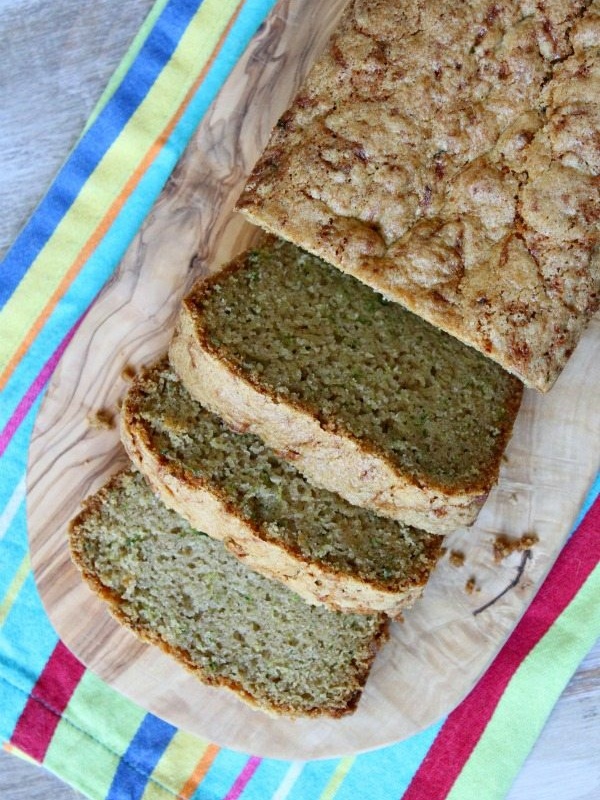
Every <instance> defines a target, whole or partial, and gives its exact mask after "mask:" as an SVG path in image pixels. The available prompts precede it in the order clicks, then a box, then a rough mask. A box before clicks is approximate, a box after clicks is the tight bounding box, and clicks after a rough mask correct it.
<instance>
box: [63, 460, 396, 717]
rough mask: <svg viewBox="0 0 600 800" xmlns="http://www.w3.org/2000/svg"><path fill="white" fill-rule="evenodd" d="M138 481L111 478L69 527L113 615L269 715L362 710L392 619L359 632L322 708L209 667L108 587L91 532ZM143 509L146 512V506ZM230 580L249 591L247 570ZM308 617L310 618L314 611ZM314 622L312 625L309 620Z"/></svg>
mask: <svg viewBox="0 0 600 800" xmlns="http://www.w3.org/2000/svg"><path fill="white" fill-rule="evenodd" d="M136 482H137V483H138V484H139V476H136V475H135V474H134V473H133V472H131V471H129V470H124V471H123V472H120V473H118V474H117V475H115V476H113V478H111V479H110V480H109V481H108V483H107V484H105V486H104V487H102V489H100V490H99V491H98V492H97V493H96V494H95V495H92V496H91V497H89V498H88V499H87V500H86V501H85V502H84V504H83V510H82V511H81V512H80V514H79V515H78V516H77V517H76V518H75V519H74V520H73V521H72V522H71V524H70V527H69V545H70V550H71V556H72V559H73V562H74V563H75V565H76V566H77V568H78V569H79V570H80V572H81V574H82V577H83V579H84V580H85V581H86V583H87V584H88V585H89V587H90V588H91V589H92V591H93V592H94V593H95V594H97V595H98V597H100V599H101V600H103V601H104V602H106V603H107V605H108V607H109V610H110V612H111V614H112V615H113V616H114V617H115V618H116V619H117V620H118V621H119V622H120V623H121V624H123V625H124V626H125V627H127V628H129V629H130V630H131V631H132V632H133V633H134V634H135V635H136V636H137V637H138V638H139V639H141V640H142V641H144V642H147V643H148V644H151V645H154V646H156V647H159V648H160V649H161V650H163V652H165V653H166V654H167V655H169V656H171V657H173V658H174V659H175V660H176V661H178V662H179V663H180V664H181V665H182V666H183V667H184V668H185V669H186V670H188V671H189V672H190V673H192V674H193V675H194V676H195V677H196V678H198V679H199V680H200V681H202V683H205V684H207V685H209V686H215V687H224V688H226V689H229V690H231V691H232V692H234V693H235V694H236V695H238V697H240V699H242V700H243V701H244V702H246V703H248V704H249V705H252V706H254V707H256V708H258V709H260V710H262V711H264V712H266V713H268V714H271V715H284V716H291V717H297V716H306V717H316V716H331V717H341V716H344V715H345V714H349V713H352V712H353V711H354V710H355V709H356V706H357V704H358V701H359V700H360V697H361V695H362V691H363V689H364V685H365V683H366V680H367V678H368V675H369V672H370V669H371V665H372V662H373V660H374V658H375V656H376V655H377V652H378V651H379V648H380V647H381V646H382V645H383V644H384V643H385V642H386V641H387V639H388V636H389V633H388V622H387V618H386V617H384V616H381V617H380V618H378V619H374V620H373V625H372V631H371V633H370V634H369V633H368V632H367V631H365V632H364V633H363V634H360V633H357V635H356V646H357V648H358V649H360V651H361V656H360V658H358V659H354V658H351V659H349V661H350V662H351V667H350V668H349V669H348V672H347V675H346V678H345V681H346V687H345V688H343V690H342V691H341V692H340V697H339V698H338V700H337V702H336V703H332V704H325V703H324V704H323V705H321V706H319V705H318V703H315V704H314V705H313V706H312V707H311V706H310V705H307V704H305V705H303V706H300V705H298V704H296V703H294V702H290V701H286V699H285V697H284V696H277V692H276V691H274V692H272V693H263V692H260V691H259V690H257V688H256V687H254V686H252V675H251V673H249V675H248V676H247V677H248V680H247V682H246V685H244V683H242V682H241V681H240V680H234V679H232V678H231V677H230V676H228V675H227V674H225V673H224V672H219V671H215V669H206V668H204V667H203V666H202V665H201V664H200V663H199V661H198V659H197V658H196V657H194V655H193V654H192V653H191V652H190V650H189V649H187V648H185V647H182V646H177V645H175V644H173V643H170V642H169V641H167V640H166V638H165V635H164V632H161V630H160V629H158V627H153V626H152V625H151V624H149V623H148V622H144V621H143V620H142V619H141V617H140V615H139V613H138V612H137V611H136V610H135V609H134V607H133V605H132V602H131V598H127V597H125V596H123V594H122V593H121V592H120V591H117V590H115V589H114V588H111V587H110V586H109V585H107V579H106V577H103V576H102V575H101V574H100V573H99V571H98V568H97V566H96V565H95V560H94V559H95V552H94V548H95V547H96V548H97V546H96V545H93V544H92V546H91V547H90V546H89V544H88V541H89V539H90V530H94V528H96V529H97V528H98V527H100V528H101V527H102V526H103V525H104V526H105V527H106V526H110V525H111V522H110V520H109V519H107V518H106V517H105V515H104V507H105V505H106V504H110V503H112V502H120V501H121V500H122V495H123V491H124V489H125V491H127V489H128V486H131V485H132V484H135V483H136ZM141 491H142V492H143V491H144V490H143V489H142V490H141ZM146 491H148V490H146ZM148 493H149V492H148ZM145 511H146V513H147V509H145ZM140 513H144V512H143V511H142V509H141V508H140ZM168 513H172V512H167V514H168ZM164 516H165V514H164V512H160V511H158V515H157V520H158V522H157V525H158V527H157V528H156V530H155V536H156V537H158V539H160V537H161V536H167V537H168V536H169V535H173V534H170V532H169V530H167V528H168V526H166V527H165V529H162V528H161V527H160V520H161V518H162V517H164ZM138 522H139V520H138V519H136V518H135V516H134V517H132V518H131V520H130V524H131V529H132V531H134V530H135V528H136V527H137V525H138ZM126 535H127V532H126V531H124V532H123V536H124V537H126ZM101 536H102V534H100V538H101ZM194 539H195V540H196V541H195V542H194V543H193V545H192V546H196V547H197V548H198V558H199V559H200V560H203V559H205V560H206V561H207V562H208V563H210V555H208V556H207V555H206V554H205V553H204V552H203V537H200V538H199V537H198V536H196V537H194ZM167 552H168V551H166V552H165V558H164V563H165V564H168V563H169V562H171V563H172V564H173V567H174V568H175V567H176V566H177V562H176V559H174V558H172V557H171V559H169V556H168V554H167ZM222 567H223V564H222V563H219V564H218V565H215V568H222ZM115 571H118V565H115ZM240 575H241V577H240ZM131 578H132V579H135V578H136V576H135V575H132V576H131ZM164 578H165V580H170V581H173V582H175V583H176V582H177V580H178V579H180V578H181V576H180V575H178V574H166V575H165V576H164ZM229 579H230V581H231V584H232V588H235V590H237V591H239V590H240V586H241V588H242V589H243V588H244V587H243V580H244V579H243V568H242V569H241V571H240V569H237V568H235V567H233V568H232V569H231V575H230V576H229ZM251 583H252V581H250V582H249V585H248V587H247V589H246V591H252V587H251V585H250V584H251ZM225 586H226V583H225ZM187 589H188V590H191V587H187ZM185 590H186V587H185V586H182V597H184V596H185ZM282 591H285V590H283V589H280V588H279V587H276V588H275V590H274V592H273V594H274V597H273V602H274V603H276V602H277V596H278V592H282ZM176 616H177V610H176V609H174V610H173V611H172V622H173V624H174V625H176V623H177V620H176ZM300 616H302V615H300ZM306 616H307V620H308V617H309V614H308V609H307V615H306ZM334 618H335V612H332V618H331V619H332V629H335V623H334V622H333V620H334ZM308 622H309V623H310V621H309V620H308ZM243 624H244V620H240V628H243ZM203 633H204V632H203V630H202V629H201V628H199V629H198V637H199V638H202V636H203ZM213 633H214V632H213ZM240 642H243V638H242V637H240ZM239 650H240V652H239V658H240V659H243V657H244V656H243V652H244V648H243V646H242V645H240V648H239ZM284 655H285V654H281V656H282V657H283V656H284Z"/></svg>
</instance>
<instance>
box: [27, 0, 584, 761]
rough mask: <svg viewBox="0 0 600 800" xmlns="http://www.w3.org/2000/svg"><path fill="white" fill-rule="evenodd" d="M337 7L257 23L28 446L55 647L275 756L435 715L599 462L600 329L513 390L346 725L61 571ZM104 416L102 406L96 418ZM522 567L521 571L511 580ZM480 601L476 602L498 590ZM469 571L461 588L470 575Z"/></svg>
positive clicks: (243, 745)
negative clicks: (485, 474)
mask: <svg viewBox="0 0 600 800" xmlns="http://www.w3.org/2000/svg"><path fill="white" fill-rule="evenodd" d="M343 5H344V3H343V2H342V0H335V2H330V3H328V4H326V5H324V4H322V3H320V2H318V0H285V1H284V2H281V3H280V4H279V5H278V6H277V8H276V11H275V12H274V13H273V14H272V15H271V17H270V18H269V20H268V21H267V23H266V24H265V25H264V26H263V28H262V29H261V30H260V31H259V32H258V34H257V35H256V37H255V38H254V40H253V42H252V43H251V45H250V47H249V49H248V51H247V52H246V54H245V56H244V57H243V58H242V59H241V61H240V62H239V64H238V65H237V66H236V68H235V70H234V72H233V74H232V75H231V77H230V79H229V80H228V81H227V83H226V86H225V87H224V89H223V91H222V92H221V93H220V95H219V97H218V98H217V100H216V101H215V103H214V104H213V106H212V107H211V109H210V110H209V113H208V114H207V116H206V118H205V119H204V121H203V122H202V124H201V125H200V127H199V129H198V131H197V133H196V135H195V137H194V138H193V140H192V142H191V143H190V145H189V147H188V148H187V151H186V153H185V155H184V157H183V158H182V160H181V162H180V164H179V165H178V167H177V169H176V170H175V172H174V174H173V176H172V177H171V179H170V180H169V182H168V184H167V186H166V187H165V189H164V191H163V193H162V195H161V197H160V198H159V200H158V201H157V203H156V204H155V207H154V208H153V210H152V212H151V213H150V215H149V217H148V219H147V220H146V222H145V223H144V225H143V227H142V229H141V230H140V232H139V234H138V235H137V237H136V238H135V240H134V241H133V243H132V245H131V246H130V248H129V250H128V252H127V254H126V256H125V257H124V259H123V261H122V263H121V265H120V267H119V269H118V271H117V272H116V273H115V275H114V277H113V278H112V279H111V280H110V281H109V283H108V284H107V286H106V287H105V289H104V290H103V292H102V293H101V295H100V296H99V297H98V299H97V301H96V302H95V304H94V305H93V306H92V308H91V310H90V312H89V313H88V314H87V316H86V318H85V319H84V321H83V323H82V325H81V326H80V328H79V330H78V332H77V333H76V335H75V337H74V339H73V341H72V342H71V344H70V346H69V348H68V349H67V351H66V353H65V355H64V356H63V358H62V360H61V363H60V365H59V367H58V369H57V370H56V372H55V373H54V375H53V378H52V380H51V383H50V386H49V388H48V392H47V395H46V398H45V400H44V403H43V406H42V408H41V411H40V414H39V416H38V419H37V421H36V425H35V431H34V435H33V439H32V443H31V449H30V461H29V473H28V515H29V535H30V545H31V556H32V564H33V569H34V572H35V576H36V579H37V583H38V587H39V591H40V594H41V597H42V599H43V602H44V604H45V606H46V609H47V611H48V614H49V616H50V619H51V620H52V622H53V624H54V625H55V627H56V629H57V631H58V633H59V634H60V636H61V637H62V639H63V640H64V642H65V643H66V644H67V645H68V646H69V647H70V648H71V649H72V650H73V652H75V654H76V655H77V656H79V658H81V659H82V660H83V661H84V662H85V663H86V664H87V665H88V666H89V667H91V668H92V669H93V670H94V671H95V672H96V673H97V674H98V675H100V676H101V677H102V678H103V679H104V680H106V681H107V682H109V683H110V684H112V685H113V686H114V687H116V688H117V689H119V690H120V691H122V692H123V693H124V694H126V695H128V696H129V697H131V698H133V699H134V700H135V701H137V702H138V703H139V704H141V705H142V706H144V707H145V708H147V709H149V710H151V711H152V712H154V713H156V714H158V715H159V716H161V717H163V718H165V719H167V720H168V721H170V722H172V723H173V724H176V725H178V726H180V727H182V728H184V729H187V730H189V731H191V732H193V733H196V734H198V735H200V736H203V737H206V738H208V739H210V740H211V741H213V742H216V743H218V744H221V745H226V746H228V747H231V748H234V749H238V750H243V751H245V752H252V753H255V754H259V755H266V756H272V757H279V758H287V759H310V758H324V757H329V756H333V755H340V754H347V753H355V752H358V751H364V750H369V749H372V748H375V747H379V746H383V745H385V744H389V743H391V742H394V741H397V740H399V739H402V738H404V737H407V736H410V735H412V734H414V733H415V732H417V731H419V730H421V729H423V728H424V727H426V726H427V725H429V724H431V723H433V722H434V721H435V720H436V719H438V718H439V717H441V716H442V715H444V714H446V713H448V712H449V711H450V710H451V709H452V708H453V707H454V706H455V705H456V704H457V703H458V702H459V701H460V700H461V699H462V698H463V697H464V696H465V694H466V693H467V692H468V691H469V690H470V688H471V687H472V686H473V684H474V682H475V681H476V679H477V678H478V676H479V675H480V674H481V672H482V671H483V670H484V669H485V667H486V665H487V664H488V663H489V662H490V660H491V659H492V658H493V657H494V655H495V653H496V652H497V651H498V649H499V648H500V646H501V645H502V643H503V641H504V640H505V639H506V637H507V636H508V635H509V633H510V631H511V630H512V629H513V627H514V625H515V623H516V622H517V620H518V619H519V618H520V616H521V615H522V614H523V612H524V610H525V608H526V606H527V604H528V602H529V601H530V600H531V599H532V597H533V595H534V593H535V590H536V588H537V587H538V586H539V584H540V582H541V581H542V579H543V577H544V576H545V574H546V573H547V571H548V569H549V568H550V566H551V565H552V563H553V562H554V560H555V559H556V557H557V555H558V553H559V552H560V549H561V547H562V545H563V543H564V541H565V539H566V537H567V536H568V533H569V531H570V530H571V528H572V525H573V523H574V521H575V519H576V516H577V513H578V511H579V509H580V507H581V504H582V501H583V499H584V497H585V494H586V492H587V490H588V488H589V486H590V484H591V482H592V480H593V478H594V476H595V474H596V471H597V469H598V454H599V453H600V418H599V415H598V414H597V413H596V412H597V408H596V405H597V400H596V398H597V397H598V391H599V389H600V366H599V365H600V322H599V320H598V319H595V320H594V321H593V322H592V325H591V326H590V328H589V330H588V332H587V334H586V335H585V336H584V337H583V340H582V341H581V343H580V345H579V347H578V348H577V351H576V352H575V355H574V356H573V358H572V360H571V362H570V364H569V365H568V366H567V368H566V370H565V371H564V372H563V374H562V376H561V377H560V379H559V381H558V383H557V384H556V386H555V387H554V389H553V390H552V391H551V392H550V393H549V394H548V395H547V396H539V395H536V394H534V393H532V392H527V393H526V396H525V399H524V403H523V407H522V409H521V412H520V414H519V417H518V420H517V424H516V427H515V432H514V435H513V439H512V441H511V444H510V446H509V448H508V451H507V454H506V459H505V463H504V465H503V467H502V470H501V475H500V480H499V483H498V486H497V487H496V488H495V489H494V490H493V491H492V493H491V495H490V497H489V499H488V501H487V503H486V504H485V506H484V508H483V510H482V512H481V514H480V517H479V519H478V521H477V523H476V525H475V526H473V527H472V528H470V529H461V530H457V531H456V532H455V533H453V534H452V535H450V536H449V537H447V547H448V551H449V552H450V551H451V550H458V551H461V552H462V553H464V556H465V562H464V564H463V565H462V566H457V565H455V563H453V560H452V559H450V558H449V557H445V558H444V559H443V560H442V562H441V563H440V565H439V568H438V569H437V570H436V572H435V574H434V576H433V578H432V580H431V582H430V584H429V586H428V588H427V591H426V594H425V597H424V598H423V600H422V601H420V602H419V603H418V604H417V605H416V606H415V607H414V609H412V610H411V611H409V612H407V613H406V615H405V621H404V622H403V623H394V625H393V630H392V638H391V642H390V643H389V645H388V646H387V647H386V648H385V649H384V650H383V651H382V653H381V654H380V656H379V657H378V658H377V660H376V662H375V665H374V668H373V672H372V675H371V678H370V680H369V683H368V687H367V690H366V692H365V695H364V697H363V700H362V701H361V703H360V705H359V709H358V711H357V712H356V713H355V714H354V715H353V716H351V717H348V718H344V719H342V720H338V721H333V720H325V721H319V720H310V721H305V720H297V721H290V720H286V719H274V718H270V717H267V716H265V715H264V714H262V713H260V712H258V711H253V710H251V709H250V708H248V707H246V706H245V705H244V704H243V703H241V702H240V701H239V700H238V699H237V698H236V697H234V696H233V695H231V694H230V693H228V692H227V691H225V690H217V689H212V688H208V687H204V686H203V685H201V684H199V683H198V682H197V681H196V680H195V679H194V678H192V677H190V676H189V675H188V674H187V673H186V672H184V670H183V669H181V668H179V667H178V665H177V664H176V663H175V662H173V661H172V660H171V659H169V658H168V657H167V656H165V655H163V654H162V653H161V652H160V651H158V650H157V649H156V648H152V647H149V646H145V645H142V644H140V643H139V642H138V641H137V640H136V639H135V638H134V637H133V635H132V634H130V633H129V632H128V631H126V630H125V629H123V628H122V627H120V626H119V625H118V624H117V623H116V622H115V621H114V620H113V619H112V617H110V615H109V614H108V612H107V611H106V609H105V607H104V605H103V604H102V603H101V602H100V601H99V600H98V599H97V598H96V597H95V596H94V595H92V594H91V592H90V591H89V590H88V589H87V587H86V586H85V585H84V584H83V583H82V581H81V580H80V578H79V575H78V573H77V571H76V570H75V568H74V567H73V566H72V564H71V562H70V559H69V554H68V547H67V539H66V527H67V525H68V522H69V520H70V519H71V518H72V517H73V516H74V515H75V514H76V513H77V511H78V509H79V507H80V502H81V500H82V499H83V498H84V497H85V496H86V495H87V494H89V493H90V492H92V491H94V490H95V489H97V488H98V487H99V486H100V485H101V484H102V483H103V482H104V481H105V480H106V478H107V477H108V476H109V475H110V474H112V473H114V472H115V471H116V470H117V469H118V468H119V466H120V465H121V464H123V463H125V456H124V455H123V452H122V450H121V448H120V446H119V443H118V435H117V428H116V426H113V427H107V426H106V422H107V420H108V419H109V418H110V416H111V415H113V416H116V414H117V413H118V404H119V399H120V397H122V395H123V393H124V391H125V388H126V385H127V382H126V379H125V377H124V375H123V370H124V368H125V367H126V366H133V367H134V368H137V367H139V366H140V365H141V364H143V363H148V362H150V361H152V360H153V359H154V358H155V357H156V356H157V355H158V354H160V353H162V352H164V351H165V349H166V347H167V344H168V341H169V338H170V336H171V332H172V327H173V323H174V319H175V315H176V313H177V310H178V305H179V302H180V299H181V297H182V295H183V294H184V292H185V291H186V290H187V289H189V287H190V286H191V283H192V282H193V281H194V280H195V279H197V278H198V277H199V276H201V275H204V274H207V273H208V272H210V271H212V270H214V269H216V268H218V267H219V265H221V264H222V263H223V262H225V261H226V260H227V259H229V258H230V257H232V256H233V255H234V254H235V253H237V252H239V251H240V250H241V249H242V248H243V247H244V246H245V245H246V244H247V243H249V242H250V241H252V239H253V237H254V236H255V231H254V230H253V229H252V228H251V227H250V226H249V225H248V224H247V223H245V222H243V221H242V220H241V219H240V218H239V217H238V216H236V215H233V214H232V207H233V204H234V202H235V200H236V198H237V196H238V194H239V192H240V191H241V188H242V185H243V181H244V179H245V177H246V175H247V174H248V173H249V171H250V170H251V168H252V166H253V164H254V161H255V160H256V158H257V157H258V154H259V152H260V151H261V149H262V147H263V146H264V144H265V142H266V139H267V136H268V134H269V131H270V128H271V126H272V125H273V124H274V122H275V121H276V119H277V118H278V116H279V115H280V113H281V112H282V111H283V110H284V109H285V108H286V106H287V104H288V102H289V100H290V98H291V97H292V95H293V93H294V90H295V88H296V87H297V85H298V82H299V81H300V80H301V78H302V76H303V75H304V74H305V72H306V70H307V68H308V66H309V65H310V63H311V61H312V59H313V58H314V56H315V53H316V52H317V51H318V50H319V49H320V48H321V47H322V46H323V44H324V42H325V39H326V36H327V34H328V32H329V30H330V29H331V27H332V25H333V23H334V22H335V19H336V17H337V15H338V13H339V11H340V10H341V7H342V6H343ZM100 411H101V412H102V414H101V415H100V417H98V412H100ZM530 533H534V534H535V535H536V536H537V537H538V539H539V541H538V542H537V544H535V546H534V547H533V548H532V549H531V557H530V558H527V559H525V560H523V556H522V554H521V553H519V552H515V553H513V554H512V555H511V556H509V557H507V558H506V559H504V560H503V561H501V562H500V563H498V562H496V561H495V560H494V553H493V544H494V541H495V538H496V537H497V536H498V535H499V534H505V535H508V536H511V537H520V536H522V535H524V534H530ZM521 565H522V567H523V569H522V574H520V573H519V569H520V567H521ZM518 573H519V574H520V579H519V581H518V583H517V585H516V586H514V587H512V588H511V589H510V590H509V591H506V592H505V593H504V594H503V595H502V597H501V598H500V599H498V600H497V601H496V602H494V603H492V604H491V605H490V606H489V607H488V608H486V610H484V611H481V613H476V612H477V610H478V609H479V608H481V607H482V606H484V605H486V604H487V603H488V602H489V601H491V600H492V599H493V598H494V597H496V596H497V595H499V594H500V593H501V592H502V591H503V590H504V589H505V588H506V587H507V586H509V585H510V584H511V583H514V582H515V576H516V575H517V574H518ZM471 578H473V579H474V591H473V592H467V591H466V588H465V587H466V584H467V582H468V581H469V579H471Z"/></svg>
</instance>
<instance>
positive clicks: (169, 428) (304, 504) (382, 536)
mask: <svg viewBox="0 0 600 800" xmlns="http://www.w3.org/2000/svg"><path fill="white" fill-rule="evenodd" d="M126 408H127V414H128V415H129V418H130V426H131V424H133V426H136V427H137V428H138V429H143V430H144V436H145V437H147V440H148V443H149V445H150V447H151V448H152V450H153V451H154V452H155V453H157V454H160V457H161V459H162V463H163V468H164V469H166V470H169V471H170V472H171V473H172V474H174V475H178V476H180V477H179V479H180V480H182V481H186V482H187V483H188V484H189V485H190V486H193V485H194V484H195V483H199V484H200V485H201V486H202V487H203V488H205V489H207V490H208V491H210V492H211V493H212V494H213V495H214V496H216V497H218V498H219V499H220V501H221V502H222V503H223V504H224V506H225V507H226V508H227V509H229V511H230V512H231V513H232V514H234V515H235V517H236V518H238V519H240V520H242V521H243V522H244V523H246V524H247V525H248V526H250V527H251V528H252V530H253V531H254V532H255V535H256V536H258V537H259V538H260V539H262V540H263V541H266V542H268V543H270V544H271V545H272V546H273V548H274V551H275V549H276V548H282V549H283V550H287V551H289V552H291V553H293V554H294V555H295V556H296V557H298V558H299V559H300V560H301V561H302V562H304V563H306V564H312V565H318V566H320V568H322V569H323V570H325V572H328V573H332V574H334V575H339V576H340V577H343V576H352V577H353V578H355V579H358V580H360V581H364V582H365V583H367V584H372V585H375V586H378V587H383V588H386V589H387V590H389V591H390V592H403V591H405V590H409V589H410V588H411V587H412V588H415V589H417V588H420V587H422V586H424V584H425V583H426V582H427V579H428V577H429V574H430V572H431V570H432V569H433V568H434V567H435V565H436V563H437V560H438V558H439V554H440V550H441V544H442V538H441V537H440V536H437V535H435V534H431V533H427V532H425V531H421V530H418V529H416V528H412V527H410V526H408V525H403V524H402V523H400V522H396V521H394V520H391V519H384V518H381V517H378V516H377V515H376V514H375V513H374V512H372V511H368V510H366V509H362V508H358V507H356V506H353V505H351V504H350V503H348V502H347V501H346V500H344V499H343V498H341V497H340V496H338V495H336V494H334V493H332V492H329V491H327V490H325V489H320V488H318V487H316V486H313V485H312V484H310V483H309V482H308V481H307V480H306V478H305V477H304V476H303V475H302V474H301V473H300V472H298V471H297V470H296V469H295V467H294V466H293V465H292V464H290V463H288V462H287V461H284V460H283V459H281V458H279V457H278V456H277V455H276V454H275V453H274V452H273V451H272V450H270V449H269V448H268V447H266V446H265V445H264V444H263V442H262V441H261V440H260V439H259V438H258V437H256V436H254V435H252V434H248V433H244V434H240V433H236V432H233V431H232V430H230V429H229V428H228V427H227V426H226V425H225V424H224V423H223V422H222V420H221V419H220V418H219V417H217V416H215V415H214V414H211V413H210V412H208V411H206V409H204V408H203V406H201V405H200V403H197V402H196V401H195V400H193V399H192V397H191V396H190V395H189V394H188V392H187V391H186V389H185V388H184V386H183V384H182V383H181V382H180V380H179V379H178V378H177V376H176V375H175V373H174V372H173V371H172V370H171V368H170V367H169V365H168V362H167V361H166V360H165V361H162V362H160V363H159V364H157V365H155V366H154V367H152V368H149V369H148V370H146V371H144V372H143V373H142V375H141V376H140V377H139V378H138V380H137V381H136V383H135V384H134V387H133V389H132V390H131V391H130V394H129V396H128V400H127V407H126ZM209 533H210V531H209Z"/></svg>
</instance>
